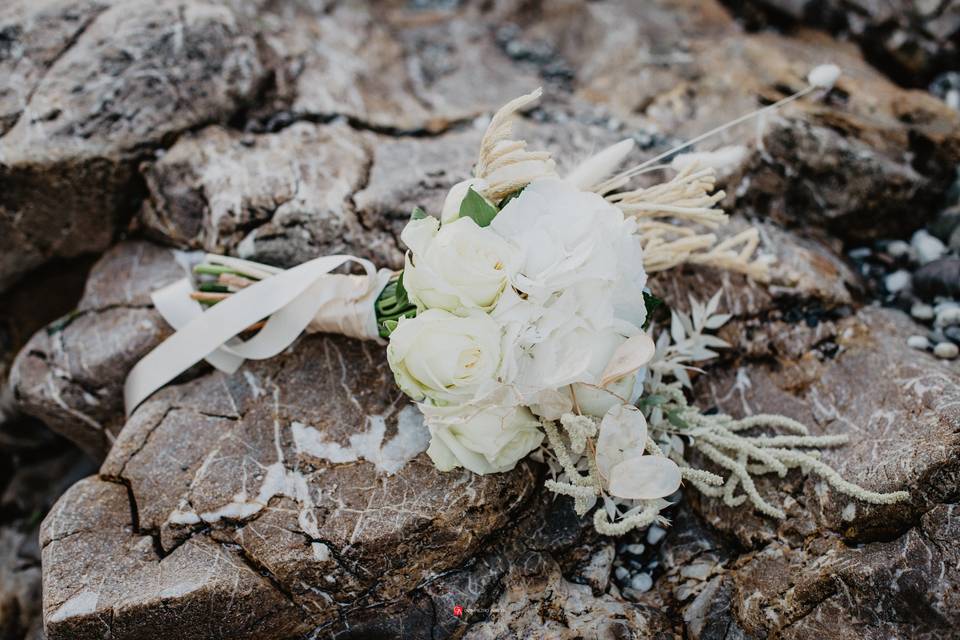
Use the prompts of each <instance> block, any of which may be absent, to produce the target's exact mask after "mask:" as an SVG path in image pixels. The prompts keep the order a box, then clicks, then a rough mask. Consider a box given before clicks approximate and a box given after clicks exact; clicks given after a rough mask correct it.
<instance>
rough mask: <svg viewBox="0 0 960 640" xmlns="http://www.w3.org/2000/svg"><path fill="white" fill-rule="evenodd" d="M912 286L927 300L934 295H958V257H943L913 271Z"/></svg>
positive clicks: (959, 294) (959, 284) (959, 275)
mask: <svg viewBox="0 0 960 640" xmlns="http://www.w3.org/2000/svg"><path fill="white" fill-rule="evenodd" d="M913 288H914V290H915V291H916V292H917V294H918V295H920V296H923V297H924V298H925V299H927V300H932V299H933V298H934V297H936V296H946V297H960V258H943V259H941V260H935V261H934V262H930V263H928V264H925V265H923V266H922V267H920V268H919V269H917V270H916V271H915V272H914V273H913Z"/></svg>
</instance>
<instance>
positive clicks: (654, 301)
mask: <svg viewBox="0 0 960 640" xmlns="http://www.w3.org/2000/svg"><path fill="white" fill-rule="evenodd" d="M643 306H644V307H646V309H647V319H646V320H644V321H643V326H642V327H641V329H644V330H646V329H647V328H649V327H650V322H651V321H652V320H653V312H654V311H656V310H657V308H658V307H662V306H666V303H665V302H664V301H663V299H662V298H658V297H657V296H655V295H653V294H652V293H647V292H646V291H644V292H643Z"/></svg>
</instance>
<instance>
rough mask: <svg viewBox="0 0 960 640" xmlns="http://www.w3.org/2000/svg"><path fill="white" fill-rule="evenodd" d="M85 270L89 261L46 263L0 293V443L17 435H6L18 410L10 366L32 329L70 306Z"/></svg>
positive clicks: (86, 270) (60, 313)
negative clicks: (1, 310) (24, 279)
mask: <svg viewBox="0 0 960 640" xmlns="http://www.w3.org/2000/svg"><path fill="white" fill-rule="evenodd" d="M89 269H90V261H89V260H78V261H72V262H69V263H62V264H57V265H50V266H49V267H47V268H45V269H41V270H38V271H37V272H35V273H33V274H32V275H31V277H30V279H29V281H27V282H23V283H21V284H20V285H19V286H16V287H14V288H12V289H11V290H9V291H7V292H4V293H3V294H0V309H3V313H2V314H0V442H3V441H6V440H7V436H8V435H10V436H12V437H13V438H14V440H15V439H16V438H17V437H19V436H18V435H15V434H12V433H11V434H8V427H10V428H13V427H12V426H11V425H10V423H11V422H12V421H15V420H16V418H17V415H18V413H19V412H18V411H17V408H16V403H15V402H14V400H13V393H12V391H11V388H10V385H9V384H8V383H7V377H8V374H9V372H10V365H11V364H12V363H13V360H14V358H15V357H16V355H17V353H18V352H19V351H20V349H21V348H22V347H23V345H24V344H26V343H27V341H28V340H29V339H30V337H31V336H32V335H33V334H34V332H36V331H37V330H38V329H41V328H42V327H43V326H44V325H45V324H47V323H48V322H50V321H52V320H55V319H56V318H58V317H61V316H63V315H64V314H66V313H69V312H70V311H71V310H72V309H73V307H74V305H76V303H77V300H79V299H80V295H81V293H82V292H83V286H84V280H85V279H86V276H87V272H88V271H89Z"/></svg>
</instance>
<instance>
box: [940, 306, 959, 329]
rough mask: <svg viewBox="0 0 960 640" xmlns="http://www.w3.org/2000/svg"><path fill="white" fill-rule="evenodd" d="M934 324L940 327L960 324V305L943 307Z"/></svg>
mask: <svg viewBox="0 0 960 640" xmlns="http://www.w3.org/2000/svg"><path fill="white" fill-rule="evenodd" d="M934 324H935V325H936V326H938V327H951V326H953V325H955V324H960V307H947V308H945V309H941V310H940V312H939V313H938V314H937V319H936V321H935V322H934Z"/></svg>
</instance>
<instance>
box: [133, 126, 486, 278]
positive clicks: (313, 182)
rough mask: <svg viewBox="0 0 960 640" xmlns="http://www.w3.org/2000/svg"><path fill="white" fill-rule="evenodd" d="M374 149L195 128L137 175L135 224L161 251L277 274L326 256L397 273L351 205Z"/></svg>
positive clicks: (302, 135)
mask: <svg viewBox="0 0 960 640" xmlns="http://www.w3.org/2000/svg"><path fill="white" fill-rule="evenodd" d="M373 144H374V142H373V139H372V138H371V137H368V136H365V135H363V134H361V133H358V132H356V131H355V130H353V129H352V128H350V127H349V126H347V125H346V124H344V123H336V124H331V125H322V126H321V125H315V124H311V123H307V122H303V123H297V124H294V125H292V126H290V127H288V128H286V129H283V130H282V131H280V132H278V133H274V134H262V135H254V134H242V133H239V132H236V131H230V130H227V129H224V128H222V127H210V128H207V129H203V130H202V131H200V132H198V133H196V134H190V135H187V136H184V137H183V138H181V139H180V140H179V141H178V142H177V144H175V145H174V146H173V147H172V148H171V149H170V150H169V151H168V152H167V153H166V154H164V155H163V156H162V157H161V158H160V159H159V160H157V162H155V163H152V164H149V165H146V166H145V167H144V175H145V177H146V180H147V186H148V189H149V192H150V196H149V198H148V200H147V201H146V202H145V204H144V208H143V212H142V216H141V219H142V221H143V224H144V226H145V227H146V229H147V230H148V232H149V233H150V235H152V236H153V237H155V238H158V239H160V240H162V241H164V242H171V243H173V244H176V245H178V246H181V247H185V248H194V249H203V250H204V251H210V252H216V253H226V254H232V255H239V256H240V257H243V258H246V259H251V260H255V261H258V262H265V263H269V264H274V265H278V266H283V267H291V266H296V265H298V264H300V263H302V262H306V261H307V260H310V259H312V258H316V257H318V256H321V255H328V254H333V253H350V254H355V255H359V256H361V257H364V258H369V259H372V260H373V261H374V262H376V263H377V264H378V265H379V266H383V267H400V266H402V262H403V261H402V256H401V254H400V251H399V249H398V248H397V246H396V242H395V241H394V239H393V237H392V236H391V235H390V234H389V233H388V232H386V231H384V230H382V229H380V230H378V229H376V228H375V227H374V225H371V227H372V228H370V229H365V228H364V227H363V222H364V221H363V220H361V219H358V216H357V213H356V210H355V206H354V203H353V198H354V194H355V193H356V192H357V191H358V190H360V189H362V188H363V187H364V186H365V185H366V183H367V182H368V180H369V172H370V171H371V164H372V162H373V160H372V158H371V150H370V147H371V146H373ZM472 146H476V145H472ZM265 168H266V170H265ZM408 215H409V213H408Z"/></svg>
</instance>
